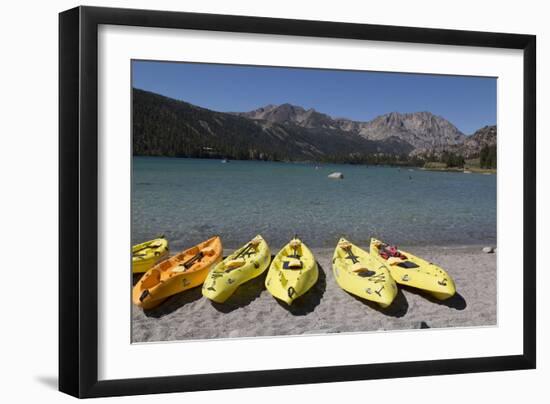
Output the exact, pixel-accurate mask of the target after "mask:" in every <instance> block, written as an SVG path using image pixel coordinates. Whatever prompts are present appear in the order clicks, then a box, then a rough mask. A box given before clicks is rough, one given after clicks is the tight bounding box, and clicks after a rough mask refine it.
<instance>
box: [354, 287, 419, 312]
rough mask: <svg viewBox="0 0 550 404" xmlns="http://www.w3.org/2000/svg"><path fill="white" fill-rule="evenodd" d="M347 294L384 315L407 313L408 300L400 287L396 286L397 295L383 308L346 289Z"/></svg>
mask: <svg viewBox="0 0 550 404" xmlns="http://www.w3.org/2000/svg"><path fill="white" fill-rule="evenodd" d="M346 293H347V294H348V295H350V296H351V297H353V298H354V299H355V300H357V301H358V302H361V303H363V304H364V305H365V306H369V307H370V308H371V309H373V310H376V311H378V312H380V313H382V314H385V315H386V316H390V317H396V318H399V317H403V316H404V315H405V314H407V311H409V302H408V301H407V298H406V297H405V295H404V294H403V292H402V291H401V289H400V288H399V287H398V288H397V295H396V296H395V299H394V300H393V302H392V304H390V305H389V307H386V308H383V307H382V306H380V305H379V304H378V303H376V302H371V301H370V300H366V299H362V298H360V297H359V296H355V295H354V294H351V293H349V292H347V291H346Z"/></svg>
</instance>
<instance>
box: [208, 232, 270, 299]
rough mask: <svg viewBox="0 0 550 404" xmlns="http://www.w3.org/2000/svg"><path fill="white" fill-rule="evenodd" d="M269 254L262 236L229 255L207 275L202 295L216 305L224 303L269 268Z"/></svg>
mask: <svg viewBox="0 0 550 404" xmlns="http://www.w3.org/2000/svg"><path fill="white" fill-rule="evenodd" d="M270 260H271V252H270V251H269V246H268V245H267V243H266V241H265V240H264V239H263V238H262V236H260V235H258V236H256V237H254V238H253V239H252V240H251V241H250V242H249V243H247V244H246V245H244V246H243V247H241V248H240V249H238V250H237V251H235V252H234V253H233V254H231V255H229V256H228V257H227V258H225V259H224V260H223V261H221V262H220V263H219V264H217V265H216V266H215V267H214V268H212V270H211V271H210V272H209V273H208V276H207V277H206V280H205V281H204V284H203V285H202V295H203V296H204V297H207V298H208V299H210V300H213V301H215V302H217V303H223V302H225V301H226V300H227V299H228V298H229V297H230V296H231V295H232V294H233V293H234V292H235V290H236V289H237V288H238V287H239V285H242V284H243V283H245V282H247V281H249V280H251V279H253V278H256V277H257V276H259V275H261V274H262V273H263V272H264V271H265V270H266V269H267V267H268V266H269V262H270Z"/></svg>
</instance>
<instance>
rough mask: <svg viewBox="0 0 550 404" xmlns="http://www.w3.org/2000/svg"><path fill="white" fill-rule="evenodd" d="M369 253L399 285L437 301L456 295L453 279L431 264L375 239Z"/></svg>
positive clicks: (371, 243)
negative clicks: (409, 287) (386, 269)
mask: <svg viewBox="0 0 550 404" xmlns="http://www.w3.org/2000/svg"><path fill="white" fill-rule="evenodd" d="M370 253H371V254H372V255H373V256H374V257H376V258H377V259H378V260H379V261H380V262H382V263H385V264H386V265H387V267H388V269H389V270H390V274H391V276H392V277H393V279H394V280H395V281H396V282H397V283H399V284H401V285H409V286H411V287H413V288H418V289H422V290H425V291H427V292H428V293H430V294H431V295H432V296H434V297H435V298H436V299H439V300H445V299H448V298H450V297H451V296H453V295H454V294H455V293H456V288H455V283H454V281H453V278H451V277H450V276H449V274H447V272H445V271H444V270H443V269H442V268H440V267H438V266H437V265H435V264H432V263H431V262H428V261H426V260H423V259H422V258H419V257H417V256H415V255H413V254H411V253H408V252H406V251H402V250H397V249H396V248H395V247H392V246H389V245H388V244H385V243H383V242H381V241H379V240H376V239H375V238H372V239H371V241H370Z"/></svg>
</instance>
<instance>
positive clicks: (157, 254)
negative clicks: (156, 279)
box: [132, 236, 168, 274]
mask: <svg viewBox="0 0 550 404" xmlns="http://www.w3.org/2000/svg"><path fill="white" fill-rule="evenodd" d="M166 257H168V240H166V239H165V238H164V236H162V237H160V238H156V239H154V240H149V241H146V242H145V243H141V244H137V245H135V246H133V247H132V272H133V273H135V274H138V273H143V272H147V271H148V270H149V269H151V268H152V267H153V266H154V265H156V264H157V263H158V262H160V261H162V260H163V259H165V258H166Z"/></svg>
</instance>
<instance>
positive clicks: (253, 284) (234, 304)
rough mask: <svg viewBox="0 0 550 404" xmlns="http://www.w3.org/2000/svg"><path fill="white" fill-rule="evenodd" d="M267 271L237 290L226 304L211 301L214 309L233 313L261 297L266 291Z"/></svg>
mask: <svg viewBox="0 0 550 404" xmlns="http://www.w3.org/2000/svg"><path fill="white" fill-rule="evenodd" d="M272 259H273V257H272ZM267 271H268V270H267V269H266V270H265V271H264V272H263V273H262V274H261V275H260V276H258V277H256V278H254V279H251V280H249V281H248V282H245V283H243V284H242V285H240V286H239V287H238V288H237V290H235V293H233V295H232V296H231V297H229V299H227V300H226V301H225V302H223V303H216V302H214V301H210V303H211V304H212V307H214V308H215V309H216V310H217V311H219V312H221V313H231V312H232V311H234V310H237V309H239V308H241V307H245V306H248V305H249V304H250V303H252V302H253V301H254V300H256V299H257V298H258V297H260V295H261V294H262V292H263V291H264V290H265V285H264V284H265V277H266V276H267Z"/></svg>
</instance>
